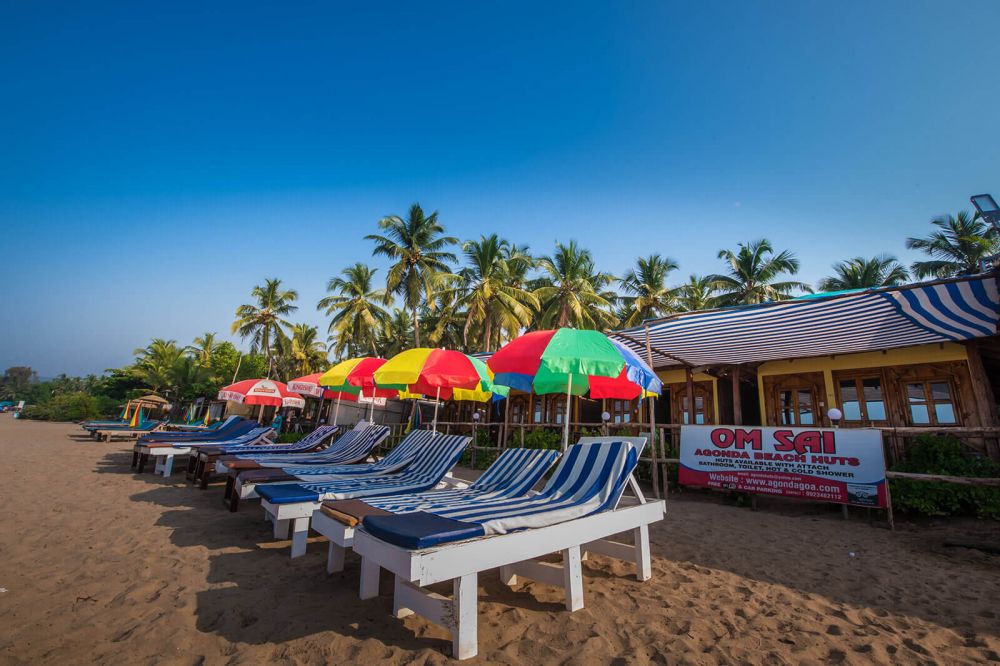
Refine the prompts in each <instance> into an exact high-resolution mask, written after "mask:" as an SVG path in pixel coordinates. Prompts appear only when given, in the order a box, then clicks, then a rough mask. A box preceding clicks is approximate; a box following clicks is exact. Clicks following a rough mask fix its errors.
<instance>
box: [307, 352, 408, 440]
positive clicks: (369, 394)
mask: <svg viewBox="0 0 1000 666" xmlns="http://www.w3.org/2000/svg"><path fill="white" fill-rule="evenodd" d="M384 364H385V359H384V358H378V357H375V356H361V357H359V358H349V359H347V360H346V361H341V362H340V363H338V364H337V365H335V366H333V367H332V368H330V369H329V370H327V371H326V372H324V373H323V374H322V375H320V377H319V380H318V381H319V384H320V386H324V387H326V388H328V389H331V390H333V391H338V392H340V393H343V394H351V395H360V396H361V397H364V398H372V401H371V403H370V404H371V406H370V408H369V413H368V420H369V421H370V420H372V418H373V417H374V415H375V400H374V398H395V397H397V396H398V395H399V392H398V391H388V390H385V389H380V388H378V387H377V386H376V385H375V379H374V377H373V374H374V373H375V371H376V370H378V369H379V368H381V367H382V366H383V365H384ZM345 397H346V395H345ZM339 411H340V397H338V398H337V406H336V408H334V412H333V425H337V415H338V413H339Z"/></svg>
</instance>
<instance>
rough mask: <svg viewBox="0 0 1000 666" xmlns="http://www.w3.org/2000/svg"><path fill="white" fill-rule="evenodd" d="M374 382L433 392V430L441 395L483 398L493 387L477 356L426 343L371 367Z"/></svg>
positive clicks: (427, 393) (474, 398) (400, 388)
mask: <svg viewBox="0 0 1000 666" xmlns="http://www.w3.org/2000/svg"><path fill="white" fill-rule="evenodd" d="M375 383H376V384H377V385H378V386H380V387H382V388H389V389H396V390H400V391H407V392H409V393H423V394H424V395H433V396H435V397H436V398H437V402H435V404H434V426H433V428H434V430H435V432H436V431H437V413H438V404H439V403H440V401H441V399H442V398H443V399H445V400H449V399H452V398H454V399H456V400H487V399H489V395H490V394H492V392H493V390H494V385H493V378H492V376H491V373H490V370H489V368H488V367H487V366H486V364H485V363H483V362H482V361H480V360H479V359H477V358H473V357H471V356H469V355H467V354H463V353H462V352H459V351H454V350H451V349H432V348H429V347H418V348H416V349H408V350H406V351H404V352H401V353H399V354H396V355H395V356H393V357H392V358H391V359H389V361H387V362H386V363H385V365H383V366H382V367H381V368H379V369H378V370H376V371H375Z"/></svg>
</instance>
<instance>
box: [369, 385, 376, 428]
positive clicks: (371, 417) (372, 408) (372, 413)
mask: <svg viewBox="0 0 1000 666" xmlns="http://www.w3.org/2000/svg"><path fill="white" fill-rule="evenodd" d="M370 405H371V406H370V407H368V422H369V423H375V389H372V401H371V403H370Z"/></svg>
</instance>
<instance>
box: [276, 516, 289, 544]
mask: <svg viewBox="0 0 1000 666" xmlns="http://www.w3.org/2000/svg"><path fill="white" fill-rule="evenodd" d="M290 522H291V521H290V520H275V521H274V538H275V539H281V540H285V539H287V538H288V527H289V523H290Z"/></svg>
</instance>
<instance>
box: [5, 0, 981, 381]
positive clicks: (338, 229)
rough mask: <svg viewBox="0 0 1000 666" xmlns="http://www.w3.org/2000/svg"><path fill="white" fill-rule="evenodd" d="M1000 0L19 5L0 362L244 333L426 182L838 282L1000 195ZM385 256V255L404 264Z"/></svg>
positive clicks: (689, 263)
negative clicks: (784, 261) (262, 311)
mask: <svg viewBox="0 0 1000 666" xmlns="http://www.w3.org/2000/svg"><path fill="white" fill-rule="evenodd" d="M998 28H1000V2H996V0H985V1H982V2H975V1H973V0H965V1H963V2H960V3H956V2H946V1H944V0H941V1H940V2H919V1H916V0H905V1H897V2H891V1H888V0H887V1H884V2H875V3H873V2H862V1H860V0H858V1H848V2H827V1H823V2H819V1H812V2H807V1H798V0H794V1H793V0H788V1H787V2H766V1H763V2H744V1H735V0H734V1H732V2H653V1H649V2H611V1H608V2H600V3H599V2H583V1H577V2H566V3H542V2H524V3H518V2H504V3H475V2H472V3H470V2H455V3H444V2H440V3H438V2H435V3H414V2H402V3H387V2H382V3H334V2H301V3H274V2H266V3H263V2H261V3H257V2H246V1H240V2H231V3H226V2H213V3H204V2H198V3H186V2H172V3H154V4H150V3H141V2H121V3H104V2H99V1H96V0H94V1H92V2H72V3H70V2H67V3H64V4H55V3H47V2H43V1H29V0H21V1H19V2H18V1H15V2H6V3H3V6H2V8H0V73H2V76H0V82H2V83H0V229H2V241H0V242H2V247H3V257H2V261H0V294H2V299H3V306H2V307H0V369H2V368H5V367H7V366H9V365H14V364H28V365H31V366H33V367H35V368H36V369H37V370H38V371H39V372H40V373H41V374H42V375H43V376H51V375H55V374H57V373H59V372H67V373H69V374H82V373H87V372H100V371H101V370H103V369H104V368H107V367H112V366H117V365H121V364H124V363H127V362H128V361H129V360H130V359H131V351H132V349H133V348H135V347H139V346H143V345H145V344H146V342H147V341H148V340H149V339H150V338H152V337H154V336H158V337H165V338H173V339H176V340H178V341H179V342H181V343H187V342H189V341H190V339H191V338H192V337H193V336H195V335H198V334H200V333H201V332H203V331H218V332H220V333H224V334H226V335H227V336H228V332H229V326H230V324H231V323H232V319H233V311H234V310H235V308H236V306H237V305H239V304H240V303H243V302H246V301H247V296H248V292H249V291H250V289H251V288H252V287H253V285H254V284H258V283H260V282H262V281H263V280H264V278H266V277H271V276H277V277H281V278H283V279H284V280H285V282H286V284H287V285H288V286H289V287H293V288H296V289H298V290H299V292H300V295H301V301H302V302H301V306H302V307H301V309H300V311H299V313H297V317H296V319H298V320H302V321H307V322H309V323H312V324H315V325H320V326H322V330H324V331H325V328H326V322H325V321H324V319H323V317H322V315H321V314H320V313H317V312H316V311H315V303H316V301H317V300H318V299H319V298H320V297H321V296H322V295H323V293H324V288H325V284H326V281H327V280H328V278H329V277H330V276H331V275H334V274H336V273H337V272H338V271H340V269H341V268H343V267H344V266H345V265H347V264H350V263H353V262H355V261H358V260H361V261H368V262H371V263H373V264H375V265H382V263H383V262H381V260H378V261H376V260H372V259H371V258H370V253H371V244H370V243H369V242H367V241H364V240H362V236H363V235H364V234H366V233H371V232H372V231H374V229H375V224H376V221H377V220H378V219H379V218H380V217H382V216H383V215H386V214H390V213H403V212H405V210H406V208H407V207H408V206H409V204H410V203H412V202H414V201H419V202H420V203H421V204H423V205H424V206H425V208H427V209H429V210H438V211H440V217H441V220H442V221H443V222H444V224H445V225H446V226H447V227H448V230H449V231H451V232H453V233H454V234H455V235H458V236H460V237H463V238H469V237H474V236H478V235H479V234H481V233H490V232H493V231H497V232H499V233H501V234H502V235H504V236H506V237H509V238H511V239H513V240H516V241H519V242H526V243H529V244H530V245H531V247H532V249H533V250H534V251H535V252H536V253H539V254H545V253H547V252H548V251H549V250H551V248H552V246H553V243H554V242H555V241H556V240H557V239H559V240H562V241H568V240H569V239H571V238H575V239H576V240H577V241H579V242H580V243H581V244H582V245H584V246H585V247H588V248H590V249H591V250H592V251H593V252H594V255H595V256H596V259H597V261H598V264H599V266H600V267H601V268H602V269H604V270H608V271H612V272H614V273H616V274H621V273H622V272H623V271H624V270H625V269H626V268H627V267H628V266H629V265H630V263H631V262H632V261H633V259H634V258H635V257H636V256H638V255H640V254H643V255H644V254H649V253H651V252H660V253H663V254H666V255H668V256H670V257H673V258H675V259H676V260H678V261H679V262H680V264H681V270H680V271H678V273H677V274H676V280H677V281H680V280H682V279H683V278H684V277H685V276H686V275H688V274H689V273H692V272H697V273H710V272H715V271H718V270H719V269H720V268H721V265H720V263H719V260H718V259H716V253H717V251H718V250H719V249H720V248H723V247H733V246H735V244H736V243H737V242H738V241H746V240H750V239H753V238H757V237H761V236H765V237H768V238H770V239H771V240H772V241H773V242H774V243H775V244H776V245H777V246H778V247H779V248H789V249H791V250H793V251H795V252H796V253H797V255H798V256H799V258H800V259H801V261H802V270H801V273H800V277H801V279H803V280H806V281H809V282H815V281H816V280H817V279H819V278H820V277H822V276H824V275H826V274H828V273H829V267H830V265H831V264H832V263H833V262H835V261H836V260H839V259H843V258H846V257H850V256H856V255H859V254H864V255H871V254H875V253H878V252H882V251H888V252H891V253H894V254H896V255H898V256H899V257H900V258H902V259H904V260H905V261H906V262H907V263H909V261H911V260H912V259H913V258H914V255H912V254H911V253H908V252H907V251H906V250H905V248H904V245H903V242H904V239H905V237H906V236H908V235H922V234H924V233H926V232H927V231H928V221H929V219H930V218H931V217H933V216H935V215H938V214H941V213H946V212H950V213H954V212H956V211H957V210H960V209H962V208H966V207H968V197H969V195H970V194H974V193H978V192H980V191H993V192H994V194H998V195H1000V156H998V154H997V146H998V145H1000V144H998V141H997V139H998V136H997V129H998V117H1000V116H998V112H1000V92H998V91H1000V83H998V72H1000V43H998V40H997V34H998V32H997V31H998ZM380 275H384V271H383V272H381V273H380Z"/></svg>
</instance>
